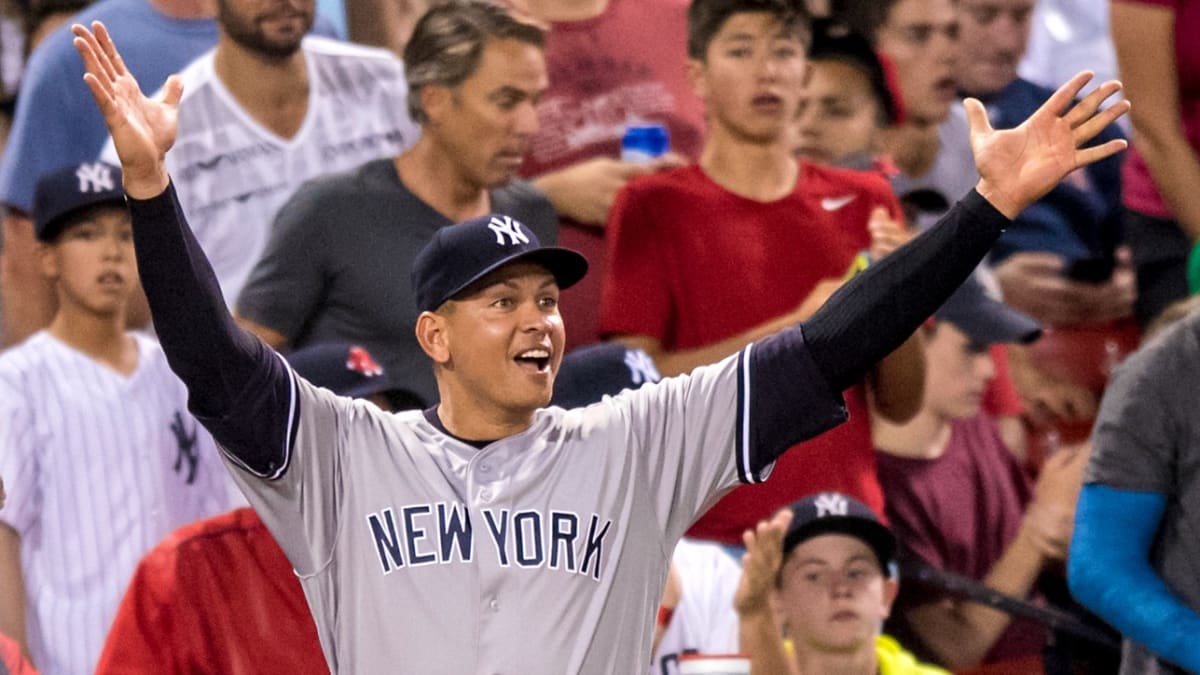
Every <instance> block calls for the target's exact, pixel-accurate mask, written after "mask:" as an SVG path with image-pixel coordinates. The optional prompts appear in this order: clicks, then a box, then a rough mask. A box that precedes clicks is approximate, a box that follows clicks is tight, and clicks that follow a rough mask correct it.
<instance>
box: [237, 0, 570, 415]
mask: <svg viewBox="0 0 1200 675" xmlns="http://www.w3.org/2000/svg"><path fill="white" fill-rule="evenodd" d="M542 43H543V35H542V31H541V30H540V29H538V28H536V27H534V26H532V25H529V24H525V23H521V22H519V21H517V20H516V19H514V18H512V17H511V16H510V15H509V14H508V13H507V12H506V10H504V9H503V8H500V7H497V6H495V5H493V4H492V3H489V2H484V1H483V0H467V1H464V2H452V3H448V4H443V5H441V6H439V7H437V8H435V9H433V10H431V11H430V12H428V13H427V14H426V15H425V16H424V17H422V19H421V21H420V22H419V23H418V24H417V27H416V31H415V32H414V34H413V37H412V39H411V40H410V41H409V43H408V47H407V49H406V50H405V53H404V61H405V68H406V76H407V79H408V86H409V97H408V107H409V112H410V114H411V115H412V117H413V119H414V120H416V121H418V122H420V123H421V124H422V125H423V128H422V130H421V135H420V137H419V138H418V139H417V142H416V144H415V145H413V146H412V147H411V148H409V149H408V150H406V151H404V152H403V153H402V154H400V155H399V156H398V157H395V158H388V159H380V160H375V161H372V162H368V163H367V164H364V165H362V166H361V167H359V168H358V169H355V170H353V171H350V172H348V173H343V174H337V175H332V176H327V177H324V178H321V179H319V180H317V181H314V182H313V183H310V184H309V185H308V186H307V187H305V188H304V189H302V190H300V191H298V192H297V194H296V195H295V196H294V197H293V198H292V199H291V200H290V201H289V202H288V203H287V204H286V205H285V206H284V207H283V208H282V209H281V210H280V213H279V216H278V218H277V219H276V223H275V228H274V232H273V233H272V236H271V240H270V242H268V244H267V249H266V252H265V254H264V256H263V259H262V260H261V261H260V262H259V264H258V266H257V267H256V269H255V270H254V271H253V272H252V273H251V275H250V279H249V281H248V283H247V285H246V287H245V288H244V290H243V291H242V293H241V296H240V298H239V299H238V301H237V305H236V306H237V312H238V315H239V316H240V317H241V319H242V321H243V325H244V326H245V327H247V328H249V329H250V330H251V331H252V332H254V333H256V334H257V335H258V336H259V337H261V338H263V339H264V340H265V341H266V342H267V343H268V344H270V345H271V346H273V347H276V348H284V347H303V346H306V345H309V344H314V343H320V342H329V341H337V340H349V341H352V342H355V343H357V344H361V345H362V346H364V347H366V348H367V349H368V350H369V351H370V352H371V353H372V354H375V355H376V358H378V359H379V360H380V362H381V363H382V365H383V367H384V369H386V370H387V371H388V372H390V373H395V374H396V375H398V376H402V377H404V378H405V379H406V382H407V385H406V386H407V387H408V388H409V389H411V390H412V391H414V392H415V393H416V394H417V395H419V396H420V397H421V398H422V399H423V400H424V401H425V402H426V403H431V402H433V401H435V400H436V399H437V389H436V387H435V385H434V381H433V373H432V371H431V370H430V368H429V363H428V361H427V360H426V358H425V355H424V354H423V353H422V352H421V350H420V348H419V347H418V346H417V342H416V340H415V338H414V337H413V331H412V326H413V324H414V323H415V322H416V319H417V314H418V312H417V308H416V306H415V305H414V304H413V300H412V292H411V289H410V288H409V287H408V285H407V284H406V283H405V281H404V280H406V279H407V278H408V266H409V265H410V264H411V262H412V259H413V256H414V255H415V254H416V252H417V251H418V250H419V249H420V248H421V247H422V246H423V245H424V244H425V243H426V242H427V241H429V237H430V236H431V235H432V234H433V233H434V232H435V231H437V230H438V229H439V228H441V227H443V226H445V225H449V224H451V223H454V222H457V221H460V220H465V219H467V218H471V217H474V216H479V215H482V214H485V213H489V212H497V213H505V214H508V215H511V216H513V217H514V218H516V219H517V220H519V221H520V222H522V223H524V224H525V225H527V226H529V228H530V229H531V230H533V231H534V232H535V233H536V234H537V235H538V238H539V239H540V240H541V241H543V242H547V243H552V242H553V241H554V240H555V239H556V238H557V233H558V224H557V220H556V218H555V214H554V208H553V206H551V204H550V202H549V201H548V200H547V199H546V197H544V196H543V195H542V194H541V193H540V192H538V191H537V190H536V189H534V188H533V187H532V186H530V185H529V184H528V183H525V182H523V181H514V180H512V179H513V176H514V174H515V173H516V171H517V168H518V167H519V166H520V164H521V161H522V159H523V158H524V156H525V151H526V148H527V147H528V145H529V140H530V138H532V136H533V134H534V133H536V132H537V129H538V121H537V112H536V110H535V109H534V104H536V102H537V100H538V97H539V96H540V95H541V93H542V91H543V90H544V89H545V88H546V85H547V75H546V64H545V60H544V58H543V56H542Z"/></svg>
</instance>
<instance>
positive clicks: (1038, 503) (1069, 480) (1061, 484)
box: [1021, 444, 1091, 560]
mask: <svg viewBox="0 0 1200 675" xmlns="http://www.w3.org/2000/svg"><path fill="white" fill-rule="evenodd" d="M1090 454H1091V447H1090V446H1089V445H1087V444H1083V445H1076V446H1070V447H1067V448H1063V449H1062V450H1059V451H1058V452H1056V453H1054V454H1053V455H1051V456H1050V457H1049V458H1048V459H1047V460H1046V462H1045V464H1043V465H1042V471H1041V474H1039V475H1038V481H1037V484H1036V485H1034V488H1033V499H1032V501H1030V503H1029V506H1028V507H1027V508H1026V510H1025V518H1024V520H1023V521H1022V523H1021V524H1022V526H1023V527H1024V528H1025V529H1026V531H1027V534H1028V535H1029V536H1030V537H1031V539H1032V540H1033V542H1034V544H1035V546H1036V547H1037V549H1038V551H1039V552H1040V553H1041V554H1042V556H1043V557H1044V558H1046V559H1047V560H1065V559H1066V556H1067V551H1068V550H1069V549H1070V545H1071V534H1072V533H1073V532H1074V526H1075V504H1076V502H1078V501H1079V489H1080V486H1081V485H1082V484H1083V470H1084V468H1085V467H1086V466H1087V462H1088V457H1089V455H1090Z"/></svg>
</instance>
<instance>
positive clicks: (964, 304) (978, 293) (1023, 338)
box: [933, 275, 1042, 345]
mask: <svg viewBox="0 0 1200 675" xmlns="http://www.w3.org/2000/svg"><path fill="white" fill-rule="evenodd" d="M933 316H934V318H936V319H937V320H938V321H946V322H948V323H951V324H954V326H955V327H956V328H958V329H959V330H961V331H962V332H963V333H965V334H966V335H967V337H969V338H971V340H972V341H974V342H976V343H978V344H986V345H990V344H996V343H1009V342H1016V343H1021V344H1028V343H1030V342H1033V341H1034V340H1036V339H1038V337H1040V336H1041V334H1042V326H1041V324H1039V323H1038V322H1037V321H1035V320H1034V319H1032V318H1031V317H1029V316H1027V315H1025V314H1023V313H1021V312H1018V311H1017V310H1015V309H1013V308H1012V307H1009V306H1008V305H1006V304H1004V303H1003V302H1001V301H999V300H996V299H995V298H993V297H991V296H990V295H988V293H987V289H985V288H984V286H983V284H982V283H981V282H980V281H979V280H978V279H976V278H975V276H974V275H972V276H970V277H968V278H967V280H966V281H965V282H964V283H963V285H962V286H959V287H958V290H956V291H954V294H953V295H951V296H950V298H949V299H947V300H946V302H944V303H943V304H942V306H941V307H940V308H939V309H938V310H937V311H936V312H934V314H933Z"/></svg>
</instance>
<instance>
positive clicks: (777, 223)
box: [601, 0, 924, 544]
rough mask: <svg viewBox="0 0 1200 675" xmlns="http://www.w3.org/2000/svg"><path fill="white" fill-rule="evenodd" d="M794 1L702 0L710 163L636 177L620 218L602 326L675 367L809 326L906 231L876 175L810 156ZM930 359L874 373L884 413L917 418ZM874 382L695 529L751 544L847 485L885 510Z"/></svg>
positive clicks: (693, 37)
mask: <svg viewBox="0 0 1200 675" xmlns="http://www.w3.org/2000/svg"><path fill="white" fill-rule="evenodd" d="M794 5H795V3H789V2H784V1H783V0H757V1H756V0H695V1H694V2H693V3H692V6H691V8H690V11H689V16H688V52H689V62H688V74H689V79H690V81H691V83H692V87H693V90H694V91H695V93H696V94H697V95H698V96H699V97H700V98H701V99H702V100H703V101H704V103H705V105H706V107H707V113H708V123H709V128H708V136H707V138H706V140H705V144H704V149H703V151H702V153H701V155H700V160H699V162H698V164H696V165H692V166H687V167H682V168H679V169H674V170H670V171H664V172H660V173H658V174H654V175H651V176H646V177H642V178H639V179H636V180H634V181H632V182H631V183H630V184H629V185H627V186H626V187H625V189H624V190H622V191H621V193H619V194H618V196H617V201H616V203H615V204H614V206H613V209H612V212H611V214H610V219H609V228H610V241H609V269H608V273H607V275H606V278H605V289H604V294H603V301H602V304H601V330H602V332H603V333H605V334H606V335H609V336H615V337H617V338H618V339H620V340H622V341H624V342H626V343H628V344H630V345H633V346H636V347H639V348H641V349H643V350H644V351H646V352H647V353H649V354H650V355H651V356H652V357H653V358H654V360H655V362H656V365H657V366H658V369H659V370H660V371H661V372H662V373H663V375H664V376H667V375H673V374H676V373H681V372H687V371H690V370H691V369H693V368H695V367H696V366H699V365H702V364H706V363H711V362H714V361H717V360H719V359H721V358H723V357H725V356H728V355H729V354H732V353H734V352H735V351H737V350H738V349H741V348H742V347H744V346H745V345H747V344H748V343H750V342H752V341H754V340H757V339H759V338H761V337H764V336H766V335H769V334H771V333H773V332H775V331H776V330H779V329H780V328H783V327H785V326H788V325H791V324H793V323H796V322H798V321H800V320H801V319H803V318H805V317H807V316H808V315H809V314H811V313H812V312H813V311H815V309H816V308H817V307H819V306H820V305H821V304H822V303H823V302H824V300H825V299H826V298H828V296H829V295H830V294H831V293H832V292H833V291H834V290H835V289H836V288H837V287H838V286H840V284H841V281H842V280H843V279H844V278H845V275H846V271H847V268H849V267H850V265H851V263H852V261H853V260H854V259H855V256H856V255H857V254H858V253H859V252H860V251H865V250H867V249H870V248H872V246H873V245H875V248H876V249H877V254H884V253H886V252H887V251H888V250H890V249H892V248H894V247H895V245H896V244H897V241H899V240H902V237H901V236H897V235H899V234H902V230H903V228H902V227H901V226H900V225H898V224H897V222H896V221H897V220H898V219H899V218H900V217H901V216H900V206H899V204H898V203H897V202H896V199H895V197H894V195H893V194H892V192H891V189H890V187H889V185H888V184H887V182H886V181H885V180H884V179H883V178H882V177H881V176H879V175H877V174H874V173H861V172H853V171H846V170H841V169H833V168H827V167H821V166H817V165H812V164H808V163H806V162H801V161H798V160H797V159H796V158H795V157H794V155H793V153H792V137H791V135H790V133H789V128H790V126H791V125H792V124H793V121H794V119H795V116H796V111H797V106H798V104H799V99H800V96H801V90H802V87H803V81H804V75H805V70H806V64H807V61H806V57H805V49H806V47H807V42H808V39H809V29H808V19H807V17H806V16H803V15H800V14H798V13H797V11H798V10H797V8H796V7H795V6H794ZM923 377H924V361H923V359H922V355H921V349H920V346H919V344H918V343H915V342H913V341H911V340H910V341H909V343H906V344H905V345H904V346H902V347H900V348H899V349H898V350H897V351H896V352H895V353H893V354H892V355H891V356H889V357H887V358H886V359H885V360H884V361H882V362H881V363H880V364H879V365H878V366H877V367H876V369H875V371H874V373H873V374H872V377H871V378H870V380H871V382H870V385H871V386H870V387H869V389H870V391H871V394H872V395H873V397H874V403H875V406H876V409H877V410H878V411H879V412H880V413H882V414H884V415H885V416H887V417H890V418H895V419H900V420H902V419H906V418H907V416H909V415H911V414H913V413H914V412H915V410H916V407H917V406H919V404H920V398H921V383H922V381H923ZM867 391H868V388H867V387H854V388H852V389H851V390H849V391H848V392H847V405H848V406H849V408H850V417H851V422H850V423H848V424H845V425H843V426H841V427H839V428H837V429H836V430H834V431H832V432H830V433H827V434H825V435H823V436H821V437H819V438H817V439H814V440H812V441H810V442H808V443H806V444H805V446H804V450H802V451H800V452H792V453H788V454H786V455H784V457H783V458H782V459H781V460H780V461H779V462H778V463H777V464H776V465H775V469H774V471H775V474H774V476H773V480H772V481H771V482H770V483H769V484H764V485H755V486H744V487H740V488H738V489H736V490H734V491H733V492H732V493H731V494H729V495H728V496H726V497H725V498H724V499H723V500H722V501H720V502H718V503H717V505H716V506H715V507H713V509H711V510H710V511H709V512H708V513H707V514H706V515H705V516H704V517H702V518H701V519H700V521H698V522H697V523H696V524H695V525H694V526H693V527H692V529H691V531H690V532H689V534H690V535H692V536H695V537H701V538H706V539H714V540H718V541H722V542H726V543H730V544H738V543H740V541H741V534H742V531H743V530H744V529H746V528H747V527H749V526H751V525H752V524H753V523H755V522H757V521H758V520H760V519H764V518H768V517H769V516H770V515H771V514H772V513H774V512H775V511H777V510H778V509H779V508H781V507H782V506H784V505H786V504H789V503H791V502H793V501H795V500H796V499H798V498H799V497H801V496H803V495H805V494H809V493H813V492H820V491H828V490H837V491H840V492H844V493H846V494H850V495H852V496H854V497H856V498H858V499H860V500H862V501H864V502H866V503H867V504H868V505H870V506H871V507H872V508H874V509H876V510H877V511H880V512H882V510H883V497H882V491H881V490H880V487H879V482H878V479H877V478H876V476H875V463H874V461H875V460H874V454H873V451H872V445H871V437H870V424H869V419H868V416H867V396H868V394H867Z"/></svg>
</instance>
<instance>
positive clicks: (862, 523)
mask: <svg viewBox="0 0 1200 675" xmlns="http://www.w3.org/2000/svg"><path fill="white" fill-rule="evenodd" d="M790 508H791V509H792V523H791V524H790V525H788V530H787V533H786V534H785V535H784V537H783V555H784V556H787V554H789V553H791V552H792V549H794V548H796V547H797V546H799V545H800V544H802V543H804V542H805V541H808V540H809V539H812V538H813V537H816V536H819V535H822V534H846V535H850V536H851V537H856V538H858V539H861V540H862V541H863V542H864V543H866V544H867V545H868V546H870V547H871V550H873V551H874V552H875V557H877V558H879V567H880V568H881V569H883V570H884V571H885V572H887V573H889V574H890V573H891V571H892V567H893V563H894V562H895V561H896V536H895V535H893V534H892V531H891V530H889V529H888V528H887V526H886V525H884V524H883V523H882V522H880V521H879V516H877V515H875V512H874V511H872V510H871V507H869V506H867V505H866V504H864V503H862V502H860V501H859V500H857V499H855V498H854V497H851V496H850V495H844V494H842V493H840V492H820V493H817V494H815V495H809V496H808V497H805V498H804V499H801V500H800V501H798V502H795V503H793V504H792V505H791V507H790Z"/></svg>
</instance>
